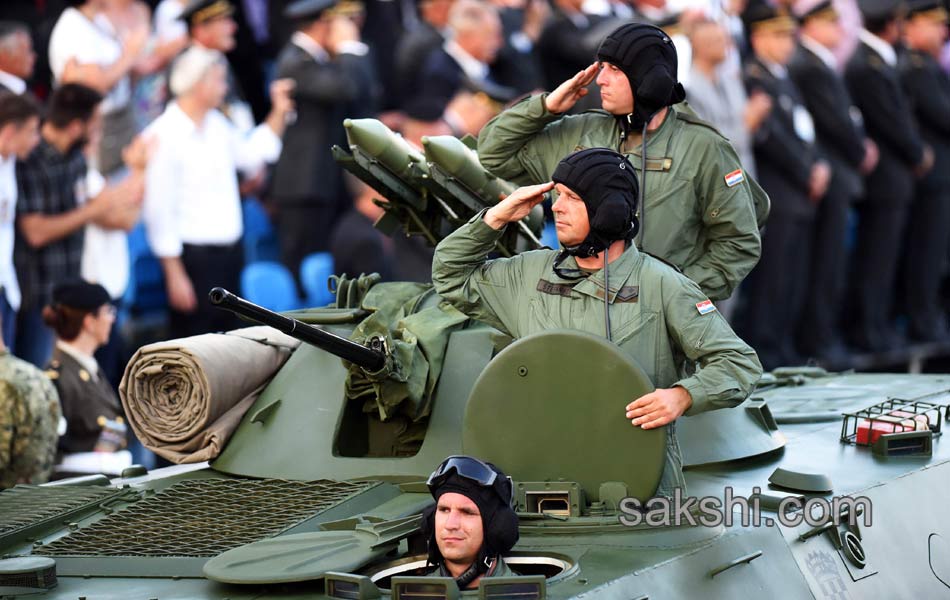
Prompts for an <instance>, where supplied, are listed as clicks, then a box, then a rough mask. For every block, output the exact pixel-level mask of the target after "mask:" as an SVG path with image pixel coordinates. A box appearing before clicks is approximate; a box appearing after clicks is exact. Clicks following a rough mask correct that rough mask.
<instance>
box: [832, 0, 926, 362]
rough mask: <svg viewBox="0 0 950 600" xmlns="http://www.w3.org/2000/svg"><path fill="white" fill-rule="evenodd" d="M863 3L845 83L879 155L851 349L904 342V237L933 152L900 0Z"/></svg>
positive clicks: (862, 224) (860, 253)
mask: <svg viewBox="0 0 950 600" xmlns="http://www.w3.org/2000/svg"><path fill="white" fill-rule="evenodd" d="M859 4H860V8H861V12H862V14H863V15H864V29H862V30H861V31H860V32H859V38H860V43H859V44H858V47H857V48H856V49H855V51H854V54H853V55H852V57H851V60H850V61H848V65H847V68H846V69H845V81H846V82H847V84H848V89H849V90H850V91H851V97H852V98H853V99H854V101H855V103H856V104H857V106H858V108H859V109H861V114H862V116H863V117H864V126H865V129H866V130H867V133H868V136H869V137H870V138H871V139H872V140H874V143H875V144H877V147H878V149H879V151H880V159H879V160H878V163H877V167H875V168H874V170H872V171H871V172H870V173H869V174H868V176H867V178H866V179H865V186H864V188H865V195H864V201H863V202H861V203H860V204H859V205H858V207H857V211H858V235H857V243H856V245H855V248H854V252H853V253H852V256H853V257H854V258H853V262H852V265H851V283H850V291H849V292H848V298H849V303H848V304H849V306H848V308H847V310H846V311H845V313H844V317H845V320H844V324H845V333H846V335H847V337H848V338H849V341H850V343H851V344H852V345H853V346H855V347H856V348H858V349H861V350H866V351H882V350H887V349H889V348H891V347H892V346H894V345H896V344H898V343H899V338H898V337H897V335H896V332H895V330H894V328H893V324H892V322H891V318H890V317H891V306H892V301H893V294H894V292H893V289H894V284H895V283H896V279H897V277H896V276H897V265H898V263H899V257H900V252H901V240H902V239H903V234H904V226H905V224H906V221H907V213H908V208H909V206H910V202H911V200H912V199H913V194H914V176H915V174H916V175H923V174H924V173H926V172H927V171H929V170H930V168H931V167H932V166H933V151H932V150H931V149H930V147H929V146H927V145H926V144H925V143H924V141H923V139H921V137H920V134H919V133H918V132H917V125H916V123H915V122H914V115H913V111H912V109H911V106H910V104H909V103H908V101H907V97H906V96H905V94H904V91H903V89H902V87H901V82H900V77H899V75H898V72H897V53H896V52H895V50H894V44H896V43H897V42H898V41H899V40H900V22H901V18H900V16H899V12H898V11H899V4H898V0H861V2H860V3H859Z"/></svg>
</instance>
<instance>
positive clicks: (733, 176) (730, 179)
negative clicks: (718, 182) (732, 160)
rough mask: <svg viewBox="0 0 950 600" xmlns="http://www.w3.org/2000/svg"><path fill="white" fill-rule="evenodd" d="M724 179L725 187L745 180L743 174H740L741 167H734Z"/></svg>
mask: <svg viewBox="0 0 950 600" xmlns="http://www.w3.org/2000/svg"><path fill="white" fill-rule="evenodd" d="M725 179H726V187H733V186H736V185H739V184H740V183H742V182H743V181H745V175H743V174H742V169H736V170H735V171H733V172H732V173H728V174H727V175H726V177H725Z"/></svg>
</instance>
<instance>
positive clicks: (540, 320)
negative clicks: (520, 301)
mask: <svg viewBox="0 0 950 600" xmlns="http://www.w3.org/2000/svg"><path fill="white" fill-rule="evenodd" d="M552 308H553V307H549V306H545V303H544V302H543V301H542V300H541V299H540V298H531V300H530V301H529V302H528V314H527V321H526V322H524V323H521V331H520V332H518V333H519V335H522V336H524V335H529V334H532V333H534V332H536V331H549V330H551V329H563V328H564V327H565V325H564V324H563V323H558V322H557V321H556V320H555V318H554V317H553V316H552V314H551V310H552Z"/></svg>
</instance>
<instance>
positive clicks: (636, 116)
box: [597, 23, 686, 131]
mask: <svg viewBox="0 0 950 600" xmlns="http://www.w3.org/2000/svg"><path fill="white" fill-rule="evenodd" d="M597 60H599V61H601V62H608V63H611V64H613V65H617V66H618V67H620V70H621V71H623V73H624V75H626V76H627V80H628V81H629V82H630V89H631V90H632V91H633V98H634V103H633V114H632V119H631V122H630V125H632V126H633V128H634V129H636V130H638V131H639V130H640V129H641V128H642V127H643V125H644V124H645V123H647V122H648V121H649V119H650V117H651V116H653V115H654V114H656V112H657V111H658V110H660V109H662V108H664V107H667V106H670V105H673V104H676V103H678V102H682V101H683V100H684V99H685V98H686V91H685V90H684V89H683V84H681V83H679V82H677V80H676V79H677V73H676V72H677V64H676V46H674V45H673V40H671V39H670V36H668V35H667V34H666V33H665V32H664V31H663V30H662V29H660V28H659V27H655V26H653V25H647V24H646V23H628V24H626V25H622V26H621V27H619V28H617V29H615V30H614V31H613V32H612V33H611V34H610V35H608V36H607V38H606V39H605V40H604V41H603V42H602V43H601V44H600V48H598V49H597Z"/></svg>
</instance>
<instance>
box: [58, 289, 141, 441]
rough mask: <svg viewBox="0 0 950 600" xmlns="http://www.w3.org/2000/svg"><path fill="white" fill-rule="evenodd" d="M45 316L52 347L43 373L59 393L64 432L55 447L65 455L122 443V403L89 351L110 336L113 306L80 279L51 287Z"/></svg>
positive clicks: (106, 293) (102, 292)
mask: <svg viewBox="0 0 950 600" xmlns="http://www.w3.org/2000/svg"><path fill="white" fill-rule="evenodd" d="M43 321H45V322H46V324H47V325H49V326H50V327H51V328H52V329H53V331H54V332H55V333H56V348H55V350H54V351H53V358H52V359H51V360H50V362H49V365H47V371H46V374H47V375H48V376H49V378H50V379H52V380H53V384H54V385H55V386H56V390H57V392H58V393H59V400H60V403H61V405H62V410H63V417H65V419H66V433H65V434H64V435H63V437H62V438H60V441H59V449H60V451H61V452H63V453H65V454H71V453H74V452H92V451H93V450H119V449H121V448H123V447H125V436H124V434H123V433H121V432H122V431H123V430H124V424H123V417H122V407H121V405H120V404H119V398H118V396H116V393H115V389H114V388H113V387H112V385H111V384H110V383H109V381H108V380H107V379H106V377H105V374H103V372H102V369H100V368H99V365H98V363H96V359H95V357H94V356H93V354H94V353H95V351H96V349H97V348H99V347H100V346H102V345H104V344H105V343H106V342H108V341H109V332H110V331H111V329H112V323H113V321H115V307H114V306H113V305H112V303H111V302H110V298H109V293H108V292H107V291H106V290H105V288H104V287H102V286H101V285H99V284H96V283H89V282H86V281H83V280H81V279H74V280H69V281H65V282H62V283H60V284H58V285H56V287H54V288H53V295H52V303H51V304H50V305H48V306H46V307H45V308H44V309H43Z"/></svg>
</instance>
